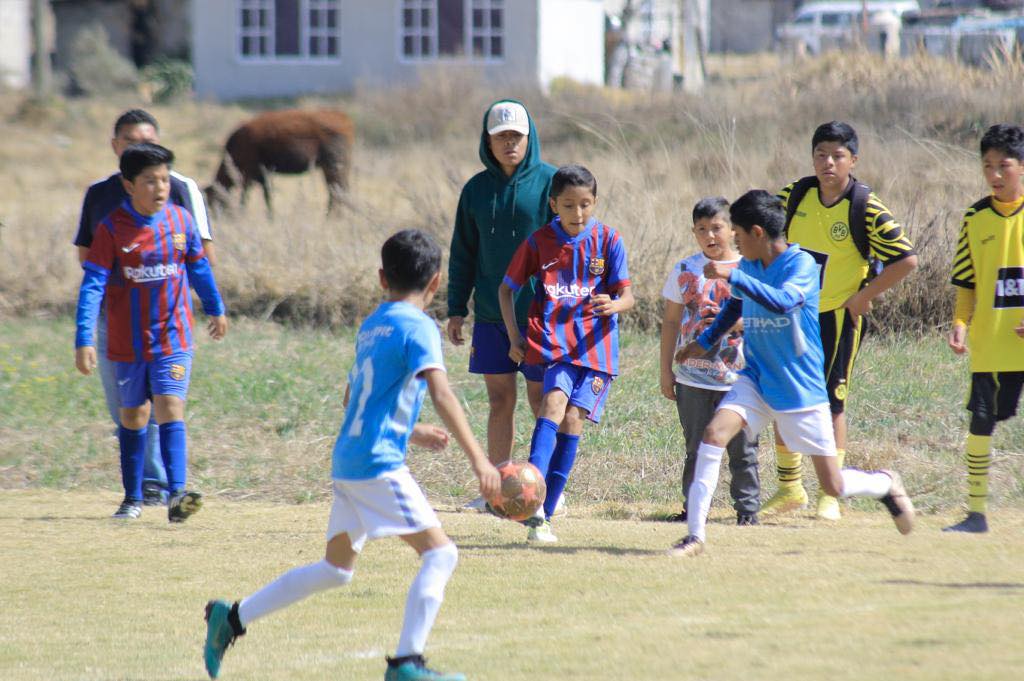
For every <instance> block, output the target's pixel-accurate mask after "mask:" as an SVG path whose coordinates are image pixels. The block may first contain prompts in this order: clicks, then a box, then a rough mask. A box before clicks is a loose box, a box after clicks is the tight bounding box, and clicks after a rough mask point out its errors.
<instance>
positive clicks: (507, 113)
mask: <svg viewBox="0 0 1024 681" xmlns="http://www.w3.org/2000/svg"><path fill="white" fill-rule="evenodd" d="M506 130H515V131H516V132H518V133H521V134H523V135H529V134H530V117H529V114H527V113H526V107H524V106H523V105H522V104H517V103H515V102H498V103H497V104H495V105H494V106H492V107H491V110H490V111H488V112H487V134H488V135H497V134H498V133H499V132H504V131H506Z"/></svg>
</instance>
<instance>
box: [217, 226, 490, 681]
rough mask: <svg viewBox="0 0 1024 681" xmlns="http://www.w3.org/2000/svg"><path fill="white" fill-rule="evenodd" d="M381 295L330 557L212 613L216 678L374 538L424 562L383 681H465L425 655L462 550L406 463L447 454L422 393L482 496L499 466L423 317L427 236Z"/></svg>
mask: <svg viewBox="0 0 1024 681" xmlns="http://www.w3.org/2000/svg"><path fill="white" fill-rule="evenodd" d="M381 260H382V263H383V267H382V268H381V270H380V281H381V286H382V287H383V288H384V290H385V291H386V292H387V300H386V301H385V302H384V303H382V304H381V305H380V307H378V308H377V310H376V311H375V312H374V313H373V314H372V315H370V316H369V317H368V318H367V319H366V321H364V322H363V324H362V326H361V327H360V328H359V334H358V336H357V338H356V358H355V363H354V366H353V367H352V370H351V371H350V372H349V382H348V387H347V388H346V390H345V408H346V411H345V421H344V423H343V424H342V426H341V432H340V433H339V434H338V439H337V440H336V442H335V445H334V455H333V462H332V466H331V476H332V478H333V480H334V505H333V506H332V507H331V515H330V520H329V521H328V527H327V550H326V555H325V557H324V559H323V560H320V561H317V562H315V563H311V564H309V565H305V566H303V567H299V568H295V569H293V570H290V571H289V572H286V573H284V574H283V575H281V576H280V577H278V578H277V580H275V581H274V582H271V583H270V584H268V585H267V586H265V587H263V588H262V589H260V590H259V591H257V592H256V593H254V594H252V595H251V596H248V597H247V598H243V599H242V600H240V601H236V602H235V603H234V604H231V603H228V602H226V601H222V600H216V601H210V602H209V603H208V604H207V606H206V620H207V631H206V646H205V649H204V657H205V663H206V670H207V672H208V673H209V674H210V677H211V678H217V675H218V674H219V673H220V664H221V660H222V659H223V657H224V652H225V650H227V648H228V646H230V645H231V644H232V643H233V642H234V640H235V639H236V638H237V637H238V636H241V635H243V634H244V633H245V631H246V627H247V626H248V624H249V623H250V622H253V621H255V620H257V619H259V618H261V617H264V616H266V615H269V614H270V613H272V612H274V611H275V610H278V609H280V608H283V607H285V606H288V605H291V604H293V603H296V602H298V601H300V600H302V599H303V598H306V597H307V596H309V595H311V594H314V593H316V592H318V591H324V590H327V589H330V588H333V587H339V586H344V585H346V584H348V583H349V582H350V581H352V574H353V569H354V568H355V563H356V558H357V556H358V555H359V552H360V550H361V549H362V547H363V544H364V543H365V542H366V540H367V539H377V538H380V537H389V536H399V537H401V538H402V539H403V540H404V541H405V542H406V543H408V544H409V545H410V546H411V547H412V548H413V549H415V550H416V552H417V553H418V554H419V555H420V557H421V558H422V559H423V563H422V566H421V567H420V571H419V574H418V575H417V576H416V578H415V579H414V580H413V583H412V586H411V587H410V589H409V594H408V598H407V600H406V606H405V619H404V621H403V624H402V633H401V637H400V638H399V641H398V651H397V653H396V655H395V657H394V658H388V667H387V671H386V672H385V675H384V679H385V681H420V680H428V679H429V680H433V681H463V680H464V678H465V677H464V676H463V675H462V674H440V673H438V672H435V671H433V670H431V669H428V668H427V667H426V664H425V661H424V659H423V650H424V647H425V645H426V640H427V635H428V634H429V633H430V629H431V627H432V626H433V623H434V619H435V618H436V617H437V612H438V610H439V609H440V607H441V601H442V599H443V597H444V588H445V585H446V584H447V583H448V580H449V578H450V577H451V575H452V572H453V571H454V570H455V564H456V562H457V559H458V552H457V550H456V548H455V544H453V543H452V541H451V539H449V538H448V536H447V535H446V534H445V533H444V530H442V529H441V524H440V522H439V521H438V519H437V516H436V515H435V514H434V511H433V509H432V508H431V507H430V504H429V503H428V502H427V499H426V497H425V496H424V494H423V492H422V490H420V488H419V485H417V484H416V481H415V480H414V479H413V477H412V475H411V474H410V472H409V469H408V468H406V466H405V457H406V448H407V446H408V444H409V443H410V442H412V443H413V444H416V445H420V446H423V447H429V448H431V449H443V448H444V447H445V446H446V445H447V444H448V433H447V432H446V431H445V430H443V429H441V428H439V427H436V426H429V425H422V424H417V423H416V419H417V417H418V416H419V412H420V407H421V406H422V404H423V398H424V394H425V393H426V392H428V391H429V392H430V398H431V400H433V403H434V408H435V409H436V410H437V413H438V414H439V415H440V416H441V419H442V420H443V421H444V423H445V425H446V426H447V427H448V428H449V429H451V431H452V432H453V433H454V435H455V439H456V440H457V441H458V443H459V445H460V446H461V447H462V449H463V450H464V451H465V452H466V454H467V455H468V457H469V461H470V464H471V465H472V467H473V472H474V473H475V474H476V476H477V478H479V480H480V493H481V495H483V497H484V498H485V499H493V498H494V497H495V496H496V495H497V493H498V491H499V488H500V476H499V474H498V471H497V469H495V468H494V466H493V465H491V463H490V462H489V461H488V460H487V457H486V456H485V455H484V452H483V450H482V449H481V448H480V445H479V444H478V443H477V441H476V440H475V439H474V438H473V434H472V432H471V431H470V428H469V424H468V423H467V421H466V416H465V414H464V413H463V411H462V407H461V406H460V405H459V401H458V399H457V398H456V397H455V395H454V393H452V391H451V388H450V387H449V385H448V378H447V374H446V373H445V369H444V360H443V357H442V355H441V336H440V333H439V332H438V329H437V325H436V324H435V323H434V321H433V320H432V319H431V318H430V317H428V316H427V315H426V314H424V312H423V310H424V308H426V306H427V305H429V304H430V301H431V300H432V299H433V297H434V294H435V293H436V292H437V289H438V286H439V285H440V280H441V275H440V268H441V249H440V248H439V247H438V246H437V244H436V243H434V241H433V240H432V239H430V238H429V237H428V236H427V235H425V234H423V233H422V232H419V231H417V230H405V231H402V232H398V233H397V234H395V235H394V236H392V237H391V238H390V239H388V240H387V241H386V242H385V243H384V247H383V249H382V250H381Z"/></svg>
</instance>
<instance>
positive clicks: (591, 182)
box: [550, 164, 597, 199]
mask: <svg viewBox="0 0 1024 681" xmlns="http://www.w3.org/2000/svg"><path fill="white" fill-rule="evenodd" d="M566 187H586V188H587V189H589V190H590V193H591V194H593V195H594V196H597V178H595V177H594V174H593V173H591V172H590V171H589V170H587V169H586V168H584V167H583V166H581V165H577V164H571V165H567V166H562V167H561V168H559V169H558V171H557V172H555V175H554V177H552V178H551V191H550V194H551V198H553V199H556V198H558V195H559V194H561V193H562V191H563V190H564V189H565V188H566Z"/></svg>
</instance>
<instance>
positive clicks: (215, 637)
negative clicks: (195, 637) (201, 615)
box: [203, 600, 245, 679]
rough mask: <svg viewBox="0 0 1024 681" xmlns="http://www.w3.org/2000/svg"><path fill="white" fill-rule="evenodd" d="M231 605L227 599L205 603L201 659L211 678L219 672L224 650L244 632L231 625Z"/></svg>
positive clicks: (215, 676)
mask: <svg viewBox="0 0 1024 681" xmlns="http://www.w3.org/2000/svg"><path fill="white" fill-rule="evenodd" d="M231 607H232V606H231V604H230V603H228V602H227V601H220V600H217V601H210V602H208V603H207V604H206V645H204V646H203V661H204V662H205V663H206V673H207V674H209V675H210V678H211V679H215V678H217V675H218V674H220V663H221V660H223V659H224V652H225V651H226V650H227V649H228V648H229V647H230V646H231V645H232V644H233V643H234V642H235V639H236V638H238V637H239V636H241V635H242V634H244V633H245V630H242V632H241V633H236V632H235V628H234V627H233V626H231V622H230V620H229V616H230V615H231Z"/></svg>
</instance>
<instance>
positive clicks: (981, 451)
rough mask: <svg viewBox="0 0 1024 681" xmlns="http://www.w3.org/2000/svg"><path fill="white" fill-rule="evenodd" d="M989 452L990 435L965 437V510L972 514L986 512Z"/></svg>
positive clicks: (990, 461)
mask: <svg viewBox="0 0 1024 681" xmlns="http://www.w3.org/2000/svg"><path fill="white" fill-rule="evenodd" d="M991 451H992V436H991V435H970V434H968V435H967V508H968V510H970V511H971V512H972V513H985V512H986V511H987V510H988V467H989V465H991V463H992V453H991Z"/></svg>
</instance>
